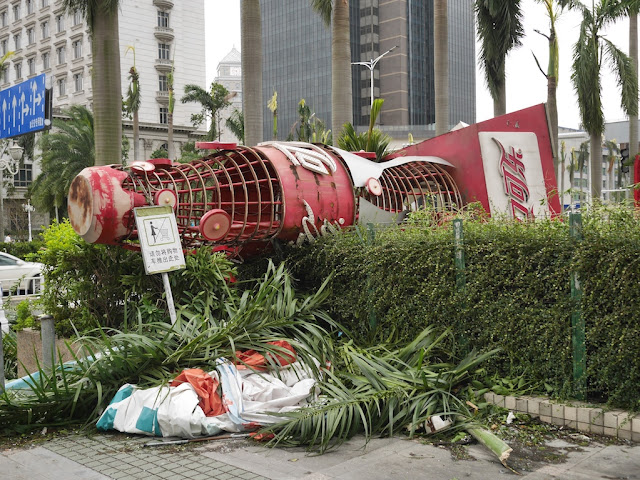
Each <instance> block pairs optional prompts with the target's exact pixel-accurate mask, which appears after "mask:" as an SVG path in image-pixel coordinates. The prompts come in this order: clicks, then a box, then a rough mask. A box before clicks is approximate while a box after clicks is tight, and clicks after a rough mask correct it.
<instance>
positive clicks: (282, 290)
mask: <svg viewBox="0 0 640 480" xmlns="http://www.w3.org/2000/svg"><path fill="white" fill-rule="evenodd" d="M325 285H326V284H325ZM224 289H225V290H226V292H227V293H226V295H225V296H224V298H221V299H219V300H214V301H207V298H206V297H207V295H206V294H200V295H197V296H196V297H197V298H196V300H197V301H193V298H191V299H189V301H188V303H185V304H183V305H179V306H178V319H177V321H176V323H175V325H173V326H172V325H171V324H169V323H165V322H151V323H146V322H145V321H144V318H143V316H142V315H139V316H138V321H137V322H136V323H134V324H133V325H131V326H130V327H129V328H128V329H127V330H125V331H115V330H112V331H108V332H105V331H103V330H97V331H96V332H94V333H93V334H91V335H85V336H82V337H79V338H78V339H77V340H76V342H75V345H76V346H81V348H82V350H83V352H84V354H85V355H87V356H86V357H82V356H75V354H74V359H75V361H76V363H75V365H71V366H69V365H59V366H58V368H57V369H56V371H55V372H54V373H53V374H51V373H48V372H47V371H45V370H44V369H40V371H39V372H38V375H34V376H33V377H32V378H31V380H30V382H29V383H30V384H31V389H30V390H25V391H13V390H7V391H6V392H5V393H4V394H3V395H2V396H0V429H4V428H15V427H16V426H19V425H34V424H37V425H41V426H44V425H59V424H64V423H78V422H80V423H82V422H87V423H88V422H91V421H94V420H95V419H96V418H97V416H98V415H99V414H100V413H101V412H102V410H103V409H104V408H105V407H106V405H107V404H108V402H109V401H110V400H111V398H112V397H113V395H114V394H115V393H116V391H117V390H118V388H120V386H121V385H123V384H125V383H132V384H137V385H139V386H141V387H148V386H156V385H161V384H163V383H166V382H168V381H170V380H171V379H172V378H174V377H175V376H176V375H178V374H179V373H180V371H182V369H184V368H202V369H203V370H205V371H211V370H214V369H215V363H216V359H217V358H220V357H226V358H228V359H230V360H237V356H236V352H240V351H245V350H255V351H257V352H259V353H262V354H263V355H265V357H266V358H267V359H271V361H272V362H275V356H276V355H278V354H282V349H281V348H280V347H277V346H274V345H269V344H268V342H270V341H274V340H287V341H289V343H291V345H292V346H293V347H294V349H295V350H296V353H297V356H298V358H299V359H300V360H301V361H303V362H305V363H306V364H307V365H308V366H310V367H311V368H312V369H315V370H316V373H317V367H316V364H315V363H314V361H313V360H312V358H315V359H318V360H320V361H321V362H323V361H324V360H325V359H326V360H327V361H330V360H331V359H332V356H333V343H332V335H331V333H330V328H332V325H333V322H332V321H331V319H330V318H329V317H328V316H327V315H326V314H325V313H324V311H323V310H322V309H321V304H322V302H323V301H324V300H325V299H326V296H327V294H328V292H327V290H326V288H325V286H323V287H322V288H321V289H319V290H318V291H317V292H315V293H314V294H311V295H305V296H301V295H298V294H296V292H295V291H294V288H293V285H292V281H291V278H290V276H289V274H288V273H287V271H286V270H285V269H284V266H282V265H281V266H279V267H276V266H274V265H270V266H269V269H268V271H267V273H266V274H265V275H264V277H263V278H261V279H259V280H258V281H256V282H255V286H253V287H252V288H248V289H245V290H242V289H240V288H237V287H232V286H225V287H224ZM219 302H222V304H223V305H224V308H222V309H220V308H218V305H217V303H219ZM214 312H215V313H216V315H213V313H214ZM69 350H70V351H71V352H72V353H73V351H74V348H73V346H71V345H70V346H69Z"/></svg>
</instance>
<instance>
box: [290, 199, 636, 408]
mask: <svg viewBox="0 0 640 480" xmlns="http://www.w3.org/2000/svg"><path fill="white" fill-rule="evenodd" d="M414 223H415V222H414ZM417 223H418V224H417V225H408V226H406V227H404V228H402V229H400V228H393V229H386V230H377V231H376V233H375V238H374V239H373V240H371V238H370V236H369V235H368V232H367V231H366V230H365V229H362V228H359V229H356V230H355V231H351V232H346V233H343V234H340V235H334V236H329V237H325V238H322V239H319V240H318V241H316V242H315V243H314V244H312V245H307V246H304V247H295V248H291V249H290V250H289V251H288V252H287V254H288V260H289V265H290V268H291V269H292V271H293V273H294V275H295V276H296V277H297V278H298V279H299V281H300V285H301V286H302V287H305V288H309V289H312V288H315V287H317V286H318V285H319V284H320V283H321V282H322V281H323V279H325V278H326V277H327V276H329V275H333V280H332V287H333V296H332V298H331V300H330V305H328V308H329V310H330V313H331V314H332V315H333V317H334V318H335V319H336V320H338V321H339V322H341V323H342V324H343V325H344V326H345V328H346V329H348V330H350V331H352V333H353V334H354V335H355V336H356V338H363V339H369V340H370V341H377V340H381V339H383V338H386V337H388V336H396V337H399V338H404V339H408V338H412V337H413V336H415V335H416V334H417V333H418V332H419V331H420V330H422V329H423V328H424V326H425V325H427V324H432V325H439V326H442V327H451V328H452V329H453V331H454V333H455V334H456V335H457V337H458V340H459V342H458V344H459V345H460V346H461V348H463V349H470V348H477V349H488V348H494V347H501V353H500V354H499V355H498V356H497V357H495V359H494V360H493V362H492V363H491V365H490V366H489V373H495V374H498V375H502V376H507V377H515V376H519V375H522V374H524V375H525V376H526V377H527V378H529V379H530V380H531V381H532V382H534V383H535V384H536V385H538V386H539V387H540V388H544V387H543V386H546V388H547V389H548V390H549V391H551V392H553V393H554V394H555V395H557V396H559V397H564V398H566V397H570V396H571V393H572V392H573V391H574V386H573V366H572V350H571V348H572V347H571V312H572V310H573V309H574V307H580V308H581V309H582V312H583V316H584V319H585V322H586V342H587V374H588V380H587V383H588V396H589V398H590V399H594V400H596V399H597V400H599V401H600V400H603V399H604V400H608V401H609V403H610V404H611V405H612V406H618V407H624V408H630V409H638V408H640V324H639V322H638V321H637V320H638V319H639V318H640V298H639V295H638V293H639V291H640V288H638V287H640V260H639V259H640V220H639V219H638V218H637V216H636V215H635V214H634V212H633V211H631V210H625V209H601V210H597V211H593V212H591V213H590V214H589V216H585V217H584V218H583V224H584V227H583V234H584V239H583V240H582V241H577V240H575V239H572V238H571V237H570V235H569V226H568V222H562V221H556V220H553V221H552V220H541V221H536V222H534V223H522V222H511V221H505V220H491V221H489V222H481V221H472V220H465V222H464V236H465V239H464V241H465V255H466V270H465V278H466V289H465V290H464V291H463V292H458V291H457V290H456V271H455V266H454V261H453V252H454V247H453V230H452V227H451V224H448V225H445V226H443V227H433V226H431V225H430V224H423V225H420V222H417ZM574 269H577V271H578V273H579V275H580V278H581V279H582V284H583V288H584V295H583V299H582V300H583V301H582V303H581V305H579V306H577V305H574V304H573V303H572V300H571V296H570V272H571V271H573V270H574ZM373 325H377V326H376V328H373Z"/></svg>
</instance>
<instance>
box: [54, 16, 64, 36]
mask: <svg viewBox="0 0 640 480" xmlns="http://www.w3.org/2000/svg"><path fill="white" fill-rule="evenodd" d="M60 32H64V14H62V13H61V14H60V15H58V16H56V33H60Z"/></svg>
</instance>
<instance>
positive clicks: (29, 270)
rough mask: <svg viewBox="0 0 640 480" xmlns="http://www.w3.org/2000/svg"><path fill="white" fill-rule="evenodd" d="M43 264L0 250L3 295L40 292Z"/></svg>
mask: <svg viewBox="0 0 640 480" xmlns="http://www.w3.org/2000/svg"><path fill="white" fill-rule="evenodd" d="M42 270H43V265H42V264H41V263H37V262H25V261H24V260H20V259H19V258H18V257H14V256H13V255H10V254H8V253H5V252H0V284H1V285H2V292H3V293H4V294H5V295H8V294H9V292H11V293H16V292H17V293H40V287H41V282H42Z"/></svg>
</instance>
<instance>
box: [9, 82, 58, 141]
mask: <svg viewBox="0 0 640 480" xmlns="http://www.w3.org/2000/svg"><path fill="white" fill-rule="evenodd" d="M49 96H50V95H47V92H46V82H45V74H44V73H43V74H41V75H38V76H36V77H33V78H30V79H29V80H27V81H25V82H22V83H19V84H18V85H14V86H13V87H10V88H7V89H6V90H2V91H0V139H2V138H10V137H16V136H18V135H24V134H25V133H30V132H36V131H38V130H43V129H45V128H49V127H50V126H51V119H50V118H47V115H50V111H51V109H50V108H46V106H47V102H48V101H49V98H48V97H49Z"/></svg>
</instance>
